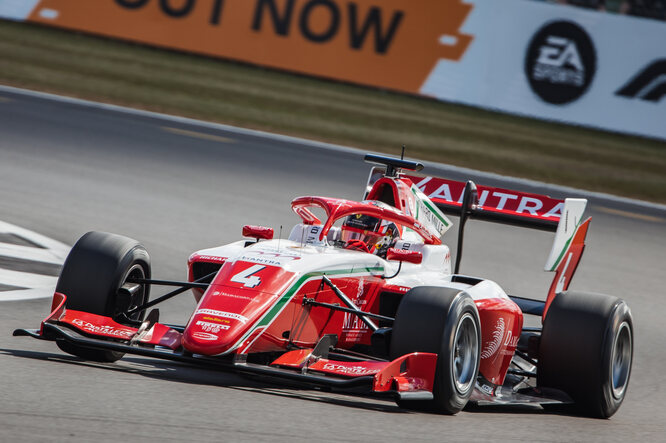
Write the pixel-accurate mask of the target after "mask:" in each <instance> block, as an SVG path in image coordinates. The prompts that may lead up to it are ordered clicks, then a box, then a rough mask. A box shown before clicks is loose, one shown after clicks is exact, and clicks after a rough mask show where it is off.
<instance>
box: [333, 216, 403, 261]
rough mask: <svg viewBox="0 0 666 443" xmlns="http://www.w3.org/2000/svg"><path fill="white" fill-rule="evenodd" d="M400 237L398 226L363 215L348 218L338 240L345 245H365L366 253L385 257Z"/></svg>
mask: <svg viewBox="0 0 666 443" xmlns="http://www.w3.org/2000/svg"><path fill="white" fill-rule="evenodd" d="M399 237H400V232H399V230H398V226H396V224H395V223H393V222H386V221H383V220H381V219H379V218H377V217H372V216H370V215H365V214H354V215H350V216H348V217H347V218H346V219H345V221H344V223H343V224H342V229H341V235H340V239H341V240H342V241H343V242H345V244H346V245H356V246H357V248H358V249H361V250H365V248H363V247H358V245H359V244H361V243H360V242H362V243H363V244H365V247H366V248H367V252H370V253H373V254H377V255H386V251H387V250H388V248H390V247H391V246H393V244H395V242H396V241H397V240H398V238H399Z"/></svg>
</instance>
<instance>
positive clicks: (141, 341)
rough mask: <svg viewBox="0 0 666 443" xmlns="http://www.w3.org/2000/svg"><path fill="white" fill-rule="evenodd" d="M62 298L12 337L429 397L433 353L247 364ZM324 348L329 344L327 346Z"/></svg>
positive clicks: (295, 355)
mask: <svg viewBox="0 0 666 443" xmlns="http://www.w3.org/2000/svg"><path fill="white" fill-rule="evenodd" d="M65 300H66V297H65V296H64V295H62V294H56V295H55V297H54V302H53V308H52V309H53V310H52V312H51V314H50V315H49V316H48V317H47V318H46V319H45V320H44V321H43V322H42V324H41V327H40V329H16V330H15V331H14V334H13V335H14V336H30V337H34V338H37V339H40V340H50V341H63V342H68V343H71V344H74V345H76V346H79V347H84V348H92V349H105V350H110V351H117V352H123V353H128V354H135V355H142V356H145V357H153V358H161V359H165V360H172V361H179V362H184V363H190V364H195V365H203V366H208V367H211V368H216V369H218V370H223V371H230V372H236V373H243V374H253V375H258V376H265V377H271V378H277V379H283V380H289V381H292V382H298V383H301V384H303V385H307V386H313V387H320V388H327V389H331V390H335V391H340V392H346V393H351V394H361V395H372V396H382V397H389V398H393V399H395V400H431V399H432V398H433V394H432V387H433V382H434V377H435V367H436V363H437V355H436V354H431V353H424V352H415V353H411V354H407V355H404V356H402V357H399V358H397V359H395V360H393V361H382V360H363V359H361V358H348V357H343V358H344V359H340V360H337V359H333V358H329V357H333V356H335V355H336V354H333V353H331V354H330V355H329V353H328V349H326V350H325V352H319V351H318V350H317V348H313V349H297V350H293V351H287V352H285V353H284V354H282V355H281V356H280V357H278V358H277V359H276V360H274V361H273V362H271V363H270V364H268V365H265V364H256V363H250V362H248V361H247V355H243V354H236V355H233V356H225V357H209V356H204V355H198V354H192V353H189V352H187V351H185V350H183V348H182V346H181V344H180V335H181V330H179V329H180V328H178V327H171V326H168V325H164V324H161V323H154V324H152V325H150V327H149V328H146V327H145V323H144V325H143V326H142V327H139V328H132V327H129V326H125V325H120V324H118V323H116V322H115V321H113V320H112V319H111V318H108V317H103V316H99V315H95V314H90V313H86V312H81V311H75V310H67V309H65ZM327 348H328V347H327Z"/></svg>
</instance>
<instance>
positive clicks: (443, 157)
mask: <svg viewBox="0 0 666 443" xmlns="http://www.w3.org/2000/svg"><path fill="white" fill-rule="evenodd" d="M0 60H2V62H0V63H1V64H0V82H2V83H5V84H9V85H14V86H19V87H25V88H30V89H38V90H43V91H48V92H54V93H59V94H64V95H70V96H75V97H80V98H86V99H92V100H98V101H102V102H109V103H115V104H121V105H127V106H132V107H137V108H142V109H149V110H153V111H158V112H165V113H170V114H178V115H183V116H188V117H193V118H199V119H204V120H209V121H216V122H222V123H227V124H232V125H238V126H243V127H248V128H255V129H262V130H267V131H273V132H278V133H282V134H289V135H295V136H300V137H305V138H310V139H316V140H324V141H328V142H333V143H340V144H344V145H349V146H355V147H358V148H366V149H372V150H376V151H383V152H387V153H391V154H397V153H399V151H400V145H402V144H403V143H404V144H406V145H407V146H408V153H409V156H410V157H414V158H420V159H424V160H433V161H438V162H442V163H448V164H453V165H459V166H465V167H469V168H474V169H480V170H484V171H491V172H496V173H500V174H506V175H512V176H517V177H525V178H530V179H535V180H539V181H544V182H549V183H557V184H562V185H567V186H574V187H578V188H583V189H588V190H593V191H601V192H607V193H612V194H617V195H622V196H626V197H634V198H639V199H643V200H648V201H655V202H660V203H666V143H665V142H661V141H656V140H649V139H644V138H640V137H632V136H624V135H618V134H611V133H607V132H603V131H596V130H590V129H584V128H579V127H572V126H566V125H561V124H555V123H549V122H543V121H538V120H532V119H526V118H520V117H515V116H510V115H505V114H498V113H494V112H489V111H484V110H479V109H475V108H471V107H466V106H459V105H452V104H446V103H441V102H436V101H432V100H427V99H422V98H418V97H411V96H406V95H401V94H395V93H390V92H385V91H378V90H373V89H369V88H363V87H357V86H353V85H347V84H340V83H333V82H327V81H323V80H318V79H312V78H307V77H303V76H295V75H290V74H287V73H282V72H275V71H272V70H266V69H262V68H258V67H253V66H247V65H241V64H237V63H231V62H225V61H221V60H215V59H211V58H205V57H198V56H195V55H190V54H182V53H176V52H172V51H165V50H160V49H155V48H149V47H145V46H140V45H134V44H130V43H124V42H119V41H113V40H107V39H103V38H97V37H91V36H88V35H82V34H77V33H71V32H67V31H62V30H57V29H50V28H45V27H40V26H34V25H27V24H22V23H13V22H7V21H1V20H0Z"/></svg>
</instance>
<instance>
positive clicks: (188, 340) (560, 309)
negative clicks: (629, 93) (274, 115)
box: [14, 155, 634, 418]
mask: <svg viewBox="0 0 666 443" xmlns="http://www.w3.org/2000/svg"><path fill="white" fill-rule="evenodd" d="M365 159H366V161H368V162H370V163H373V164H375V165H380V166H379V167H377V166H376V167H374V168H373V169H372V170H371V172H370V177H369V179H368V184H367V188H366V190H365V195H364V197H363V200H362V201H351V200H345V199H337V198H329V197H321V196H304V197H297V198H295V199H294V200H293V201H292V203H291V208H292V210H293V211H294V212H295V214H296V215H297V216H298V217H299V221H298V223H296V224H295V226H294V227H293V229H292V230H291V232H290V234H289V236H288V238H277V239H275V238H273V237H274V231H273V229H272V228H269V227H263V226H253V225H246V226H244V227H243V229H242V235H243V237H245V239H243V240H240V241H237V242H234V243H231V244H228V245H224V246H218V247H213V248H210V249H205V250H201V251H198V252H195V253H193V254H191V255H190V256H189V260H188V276H189V278H188V281H184V282H183V281H180V282H178V281H169V280H157V279H153V278H152V276H151V265H150V258H149V255H148V253H147V252H146V250H145V248H144V247H143V246H142V245H141V244H140V243H139V242H137V241H136V240H132V239H130V238H127V237H124V236H120V235H116V234H110V233H104V232H88V233H87V234H85V235H83V237H81V238H80V239H79V240H78V242H77V243H76V244H75V245H74V247H73V248H72V250H71V252H70V253H69V255H68V257H67V259H66V261H65V263H64V266H63V268H62V272H61V274H60V277H59V279H58V283H57V286H56V290H55V294H54V296H53V301H52V306H51V313H50V314H49V315H48V317H46V319H45V320H43V321H42V323H41V326H40V328H39V329H17V330H15V331H14V335H16V336H32V337H35V338H38V339H42V340H51V341H55V342H56V344H57V346H58V347H59V348H60V349H61V350H63V351H65V352H67V353H69V354H72V355H75V356H78V357H80V358H82V359H87V360H95V361H104V362H113V361H116V360H118V359H120V358H122V356H123V355H124V354H126V353H129V354H137V355H142V356H148V357H155V358H162V359H168V360H175V361H181V362H188V363H192V364H198V365H205V366H208V367H214V368H218V369H220V370H224V371H235V372H238V373H242V374H252V375H255V376H265V377H269V378H270V379H271V380H278V379H283V380H289V381H291V382H294V381H295V382H300V383H302V384H303V385H306V386H309V387H313V388H317V389H324V390H332V391H336V392H345V393H349V394H354V395H368V396H388V397H389V398H392V399H395V400H396V401H397V403H398V405H399V406H401V407H404V408H410V409H416V410H430V411H436V412H439V413H443V414H455V413H457V412H459V411H460V410H461V409H463V408H464V407H465V406H466V405H467V404H468V403H474V404H477V405H488V404H489V405H506V404H539V405H542V406H544V407H549V406H550V405H555V406H556V407H558V408H570V409H571V411H572V412H573V413H580V414H585V415H588V416H594V417H600V418H607V417H610V416H612V415H613V414H614V413H615V412H616V411H617V410H618V408H619V407H620V405H621V404H622V401H623V399H624V397H625V394H626V391H627V386H628V383H629V378H630V373H631V365H632V359H633V337H634V329H633V321H632V316H631V312H630V310H629V308H628V306H627V304H626V302H624V301H623V300H620V299H618V298H616V297H612V296H607V295H601V294H595V293H582V292H573V291H569V290H568V287H569V284H570V282H571V278H572V276H573V274H574V271H575V270H576V267H577V266H578V263H579V261H580V258H581V255H582V253H583V248H584V242H585V236H586V233H587V230H588V227H589V225H590V219H589V218H588V219H584V218H583V211H584V209H585V206H586V203H587V202H586V200H584V199H566V200H558V199H553V198H550V197H547V196H542V195H537V194H528V193H523V192H517V191H511V190H506V189H500V188H492V187H487V186H479V187H477V186H476V185H475V184H474V183H473V182H471V181H468V182H467V183H463V182H458V181H453V180H447V179H443V178H438V177H428V176H416V175H410V174H415V173H416V172H417V171H420V170H421V169H422V168H423V165H422V164H421V163H418V162H413V161H408V160H404V159H403V158H400V159H397V158H389V157H383V156H378V155H367V156H366V157H365ZM406 171H407V172H406ZM446 214H449V215H451V214H453V215H456V216H458V224H459V228H458V243H457V250H456V254H455V261H454V262H453V263H452V258H451V251H450V250H449V247H448V246H446V245H445V244H443V243H442V240H441V238H442V236H443V235H444V234H445V232H446V231H447V230H449V229H450V228H451V227H452V226H453V224H452V222H451V220H450V219H449V218H448V217H447V215H446ZM470 218H471V219H478V220H486V221H492V222H500V223H507V224H512V225H516V226H520V227H529V228H537V229H541V230H546V231H551V232H554V233H555V236H554V241H553V248H552V250H551V252H550V256H549V258H548V260H547V263H546V266H545V269H546V270H547V271H552V272H555V276H554V279H553V282H552V285H551V287H550V290H549V292H548V293H547V294H544V297H542V299H543V300H537V299H529V298H523V297H518V296H514V295H508V294H506V292H505V291H504V290H503V289H502V288H501V287H500V285H498V284H497V283H496V282H494V281H491V280H489V279H485V278H482V277H475V276H471V275H465V274H462V273H460V272H459V268H460V262H461V257H462V251H463V236H464V226H465V223H466V221H467V220H469V219H470ZM155 286H174V287H176V289H174V290H173V291H171V292H168V293H166V294H164V295H162V296H160V297H157V298H155V299H154V300H149V292H150V290H151V289H152V288H153V287H155ZM188 290H192V292H193V295H194V298H195V301H196V306H195V307H194V309H193V311H192V314H191V315H190V317H189V320H188V321H187V323H186V324H185V325H171V324H164V323H161V322H160V320H159V311H158V309H154V308H153V307H154V306H155V305H157V304H158V303H160V302H163V301H164V300H167V299H169V298H171V297H174V296H176V295H178V294H182V293H184V292H186V291H188ZM525 315H530V316H534V317H535V318H537V319H539V320H540V323H541V324H542V326H541V327H527V326H524V325H523V319H524V316H525Z"/></svg>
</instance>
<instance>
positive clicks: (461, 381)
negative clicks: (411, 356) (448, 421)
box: [390, 287, 481, 414]
mask: <svg viewBox="0 0 666 443" xmlns="http://www.w3.org/2000/svg"><path fill="white" fill-rule="evenodd" d="M411 352H431V353H435V354H437V369H436V371H435V382H434V386H433V396H434V399H433V400H430V401H400V402H399V403H398V404H399V405H400V406H401V407H405V408H409V409H418V410H430V411H433V412H438V413H443V414H456V413H457V412H459V411H460V410H461V409H462V408H464V407H465V405H466V404H467V401H468V400H469V398H470V396H471V395H472V392H473V391H474V385H475V382H476V378H477V376H478V373H479V363H480V355H481V327H480V322H479V313H478V311H477V309H476V305H475V304H474V301H473V300H472V298H471V297H470V296H469V295H468V294H465V293H463V292H461V291H460V290H457V289H451V288H440V287H418V288H414V289H412V290H410V291H409V292H407V293H406V294H405V295H404V296H403V298H402V301H401V302H400V305H399V306H398V311H397V313H396V316H395V322H394V324H393V332H392V338H391V349H390V354H391V358H392V359H395V358H398V357H401V356H403V355H405V354H408V353H411Z"/></svg>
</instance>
